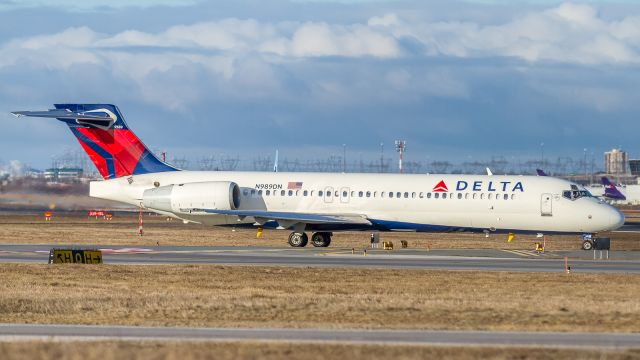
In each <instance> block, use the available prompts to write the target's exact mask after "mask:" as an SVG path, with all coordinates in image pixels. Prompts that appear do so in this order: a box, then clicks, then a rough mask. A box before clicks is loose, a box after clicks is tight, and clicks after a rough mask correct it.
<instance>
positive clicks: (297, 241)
mask: <svg viewBox="0 0 640 360" xmlns="http://www.w3.org/2000/svg"><path fill="white" fill-rule="evenodd" d="M308 242H309V237H308V236H307V234H305V233H297V232H292V233H291V234H289V245H291V246H292V247H305V246H307V243H308Z"/></svg>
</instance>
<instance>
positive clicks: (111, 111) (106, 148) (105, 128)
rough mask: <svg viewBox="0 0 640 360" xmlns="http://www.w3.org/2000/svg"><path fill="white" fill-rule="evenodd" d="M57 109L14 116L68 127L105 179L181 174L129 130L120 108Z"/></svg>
mask: <svg viewBox="0 0 640 360" xmlns="http://www.w3.org/2000/svg"><path fill="white" fill-rule="evenodd" d="M55 107H56V108H55V109H51V110H48V111H15V112H13V113H12V114H14V115H16V116H32V117H45V118H55V119H58V120H60V121H62V122H64V123H66V124H67V125H68V126H69V128H70V129H71V132H72V133H73V135H75V137H76V138H77V139H78V142H79V143H80V145H81V146H82V148H83V149H84V151H85V152H86V153H87V155H89V158H90V159H91V161H93V163H94V164H95V166H96V168H97V169H98V171H99V172H100V175H102V177H103V178H104V179H114V178H118V177H123V176H129V175H140V174H148V173H155V172H165V171H176V170H178V169H176V168H175V167H173V166H171V165H169V164H166V163H165V162H163V161H160V160H159V159H158V158H157V157H156V156H155V155H154V154H153V153H152V152H151V151H149V149H148V148H147V147H146V146H145V145H144V144H143V143H142V142H141V141H140V139H138V137H137V136H136V135H135V134H134V133H133V132H132V131H131V130H129V127H128V126H127V123H126V122H125V121H124V117H123V116H122V114H121V113H120V110H119V109H118V107H117V106H115V105H111V104H55Z"/></svg>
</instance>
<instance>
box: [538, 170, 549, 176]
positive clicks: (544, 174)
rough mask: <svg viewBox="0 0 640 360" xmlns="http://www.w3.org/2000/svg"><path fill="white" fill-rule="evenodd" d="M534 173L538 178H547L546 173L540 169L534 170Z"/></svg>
mask: <svg viewBox="0 0 640 360" xmlns="http://www.w3.org/2000/svg"><path fill="white" fill-rule="evenodd" d="M536 173H537V174H538V176H547V173H545V172H544V170H542V169H536Z"/></svg>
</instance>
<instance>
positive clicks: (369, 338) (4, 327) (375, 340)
mask: <svg viewBox="0 0 640 360" xmlns="http://www.w3.org/2000/svg"><path fill="white" fill-rule="evenodd" d="M3 340H4V341H14V340H57V341H87V340H126V341H141V340H156V341H261V342H264V341H271V342H292V341H293V342H296V343H327V342H330V343H364V344H410V345H440V346H485V347H494V346H519V347H520V346H526V347H546V348H549V347H551V348H580V349H584V348H596V349H602V348H612V349H629V348H640V334H637V333H588V334H587V333H559V332H514V331H509V332H500V331H434V330H339V329H288V328H186V327H142V326H140V327H138V326H97V325H31V324H28V325H25V324H0V341H3Z"/></svg>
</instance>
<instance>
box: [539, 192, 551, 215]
mask: <svg viewBox="0 0 640 360" xmlns="http://www.w3.org/2000/svg"><path fill="white" fill-rule="evenodd" d="M540 215H542V216H553V196H552V195H551V194H542V197H541V198H540Z"/></svg>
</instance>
